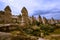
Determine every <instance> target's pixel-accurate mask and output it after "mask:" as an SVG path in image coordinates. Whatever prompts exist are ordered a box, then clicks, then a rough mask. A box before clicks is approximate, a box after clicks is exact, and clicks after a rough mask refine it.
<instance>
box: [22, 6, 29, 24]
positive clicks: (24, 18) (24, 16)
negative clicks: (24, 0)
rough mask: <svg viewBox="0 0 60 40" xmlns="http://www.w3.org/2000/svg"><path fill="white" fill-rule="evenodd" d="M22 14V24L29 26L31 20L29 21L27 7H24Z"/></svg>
mask: <svg viewBox="0 0 60 40" xmlns="http://www.w3.org/2000/svg"><path fill="white" fill-rule="evenodd" d="M21 13H22V22H23V24H25V25H28V24H29V19H28V11H27V9H26V8H25V7H23V8H22V10H21Z"/></svg>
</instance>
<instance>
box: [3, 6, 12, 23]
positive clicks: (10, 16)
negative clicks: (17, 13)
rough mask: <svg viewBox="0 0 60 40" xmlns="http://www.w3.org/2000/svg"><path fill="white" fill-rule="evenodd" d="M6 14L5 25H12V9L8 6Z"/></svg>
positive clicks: (5, 10)
mask: <svg viewBox="0 0 60 40" xmlns="http://www.w3.org/2000/svg"><path fill="white" fill-rule="evenodd" d="M4 12H5V20H6V21H5V23H10V22H11V21H12V14H11V9H10V7H9V6H6V7H5V9H4Z"/></svg>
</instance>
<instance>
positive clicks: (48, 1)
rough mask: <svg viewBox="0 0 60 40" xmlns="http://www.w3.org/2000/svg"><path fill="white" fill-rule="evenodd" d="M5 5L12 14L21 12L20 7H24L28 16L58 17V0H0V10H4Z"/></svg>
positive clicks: (59, 1)
mask: <svg viewBox="0 0 60 40" xmlns="http://www.w3.org/2000/svg"><path fill="white" fill-rule="evenodd" d="M7 5H9V6H10V8H11V10H12V14H14V15H18V14H21V9H22V8H23V7H26V8H27V10H28V13H29V15H30V16H31V15H35V16H37V15H41V16H45V17H46V18H51V17H53V18H55V19H60V0H0V10H4V8H5V7H6V6H7Z"/></svg>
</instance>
